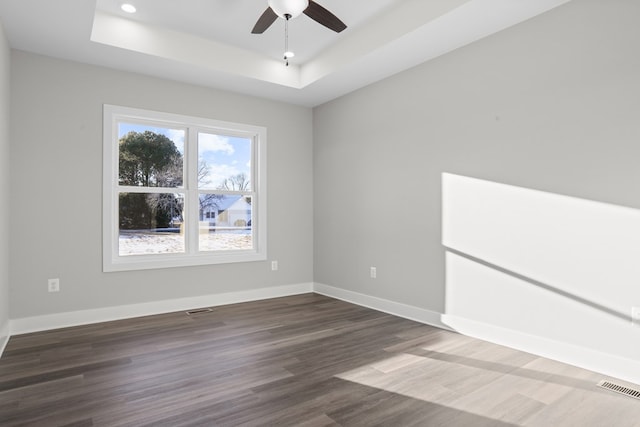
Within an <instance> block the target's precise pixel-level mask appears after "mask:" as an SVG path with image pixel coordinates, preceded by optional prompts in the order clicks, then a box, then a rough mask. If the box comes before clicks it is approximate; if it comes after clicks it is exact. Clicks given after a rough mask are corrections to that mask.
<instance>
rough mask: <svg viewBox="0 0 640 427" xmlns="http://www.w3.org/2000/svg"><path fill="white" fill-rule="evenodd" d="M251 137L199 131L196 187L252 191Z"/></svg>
mask: <svg viewBox="0 0 640 427" xmlns="http://www.w3.org/2000/svg"><path fill="white" fill-rule="evenodd" d="M251 145H252V144H251V139H250V138H237V137H232V136H225V135H216V134H212V133H203V132H199V133H198V188H200V189H203V190H229V191H247V190H248V191H250V190H251Z"/></svg>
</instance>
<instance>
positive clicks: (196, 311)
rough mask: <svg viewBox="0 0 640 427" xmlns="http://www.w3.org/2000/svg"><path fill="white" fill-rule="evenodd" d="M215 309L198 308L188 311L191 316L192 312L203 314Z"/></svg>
mask: <svg viewBox="0 0 640 427" xmlns="http://www.w3.org/2000/svg"><path fill="white" fill-rule="evenodd" d="M212 311H213V309H212V308H209V307H207V308H196V309H195V310H189V311H187V315H189V316H191V315H192V314H202V313H211V312H212Z"/></svg>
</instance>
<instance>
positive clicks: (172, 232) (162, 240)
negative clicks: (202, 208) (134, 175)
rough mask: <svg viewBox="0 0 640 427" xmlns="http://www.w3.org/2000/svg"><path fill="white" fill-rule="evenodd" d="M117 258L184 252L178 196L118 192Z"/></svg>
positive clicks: (179, 196)
mask: <svg viewBox="0 0 640 427" xmlns="http://www.w3.org/2000/svg"><path fill="white" fill-rule="evenodd" d="M119 203H120V205H119V218H118V223H119V236H120V238H119V244H118V253H119V254H120V256H127V255H148V254H167V253H184V251H185V243H184V233H183V227H182V223H183V207H184V194H180V193H120V195H119Z"/></svg>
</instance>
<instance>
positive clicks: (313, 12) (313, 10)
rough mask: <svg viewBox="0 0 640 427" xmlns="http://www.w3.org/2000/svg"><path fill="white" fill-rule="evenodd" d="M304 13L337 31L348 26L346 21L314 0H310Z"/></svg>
mask: <svg viewBox="0 0 640 427" xmlns="http://www.w3.org/2000/svg"><path fill="white" fill-rule="evenodd" d="M303 13H304V14H305V15H307V16H308V17H309V18H311V19H313V20H314V21H316V22H317V23H319V24H322V25H324V26H325V27H327V28H329V29H330V30H333V31H335V32H336V33H339V32H341V31H342V30H344V29H345V28H347V26H346V25H345V23H344V22H342V21H341V20H340V19H338V17H337V16H336V15H334V14H333V13H331V12H329V11H328V10H327V9H325V8H324V7H322V6H320V5H319V4H318V3H316V2H314V1H312V0H309V6H308V7H307V8H306V9H305V10H304V12H303Z"/></svg>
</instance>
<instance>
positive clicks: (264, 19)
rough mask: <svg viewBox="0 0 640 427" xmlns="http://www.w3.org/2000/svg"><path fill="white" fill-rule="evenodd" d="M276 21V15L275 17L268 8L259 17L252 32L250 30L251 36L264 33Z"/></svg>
mask: <svg viewBox="0 0 640 427" xmlns="http://www.w3.org/2000/svg"><path fill="white" fill-rule="evenodd" d="M276 19H278V15H276V13H275V12H274V11H273V9H271V7H268V8H267V10H265V11H264V13H263V14H262V15H261V16H260V18H258V22H256V25H255V26H254V27H253V30H251V34H262V33H264V32H265V30H266V29H267V28H269V27H270V26H271V24H273V23H274V22H275V21H276Z"/></svg>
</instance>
